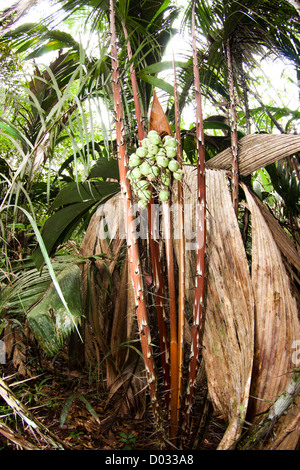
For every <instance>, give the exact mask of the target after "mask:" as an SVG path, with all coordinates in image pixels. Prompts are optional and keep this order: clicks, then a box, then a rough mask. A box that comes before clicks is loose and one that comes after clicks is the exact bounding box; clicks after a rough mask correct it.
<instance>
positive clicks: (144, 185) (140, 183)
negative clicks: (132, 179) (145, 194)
mask: <svg viewBox="0 0 300 470" xmlns="http://www.w3.org/2000/svg"><path fill="white" fill-rule="evenodd" d="M136 188H137V189H138V190H139V189H141V190H143V191H146V190H147V189H148V188H149V183H148V181H146V180H139V181H137V183H136Z"/></svg>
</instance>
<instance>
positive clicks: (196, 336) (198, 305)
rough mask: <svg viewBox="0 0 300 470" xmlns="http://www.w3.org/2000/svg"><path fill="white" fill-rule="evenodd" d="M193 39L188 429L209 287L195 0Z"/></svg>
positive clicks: (203, 151)
mask: <svg viewBox="0 0 300 470" xmlns="http://www.w3.org/2000/svg"><path fill="white" fill-rule="evenodd" d="M192 40H193V69H194V81H195V100H196V142H197V156H198V158H197V254H196V286H195V303H194V312H193V326H192V341H191V353H190V363H189V376H188V384H187V402H186V423H185V432H187V427H188V425H189V421H190V413H191V408H192V405H193V399H194V389H195V381H196V375H197V369H198V363H199V350H200V333H201V323H202V315H203V309H204V290H205V243H206V220H205V219H206V190H205V149H204V131H203V117H202V99H201V89H200V75H199V65H198V57H197V44H196V34H195V0H194V3H193V9H192Z"/></svg>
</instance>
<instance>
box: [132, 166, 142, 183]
mask: <svg viewBox="0 0 300 470" xmlns="http://www.w3.org/2000/svg"><path fill="white" fill-rule="evenodd" d="M141 176H142V173H141V170H140V168H139V167H138V166H136V167H135V168H134V169H133V170H132V172H131V179H133V180H139V179H140V178H141Z"/></svg>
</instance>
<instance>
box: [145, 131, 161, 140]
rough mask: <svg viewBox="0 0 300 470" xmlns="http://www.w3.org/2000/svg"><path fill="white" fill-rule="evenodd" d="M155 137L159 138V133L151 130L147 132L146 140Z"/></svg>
mask: <svg viewBox="0 0 300 470" xmlns="http://www.w3.org/2000/svg"><path fill="white" fill-rule="evenodd" d="M157 135H158V136H159V133H158V132H157V131H155V130H154V129H152V130H151V131H149V132H148V134H147V137H148V139H150V137H153V136H157Z"/></svg>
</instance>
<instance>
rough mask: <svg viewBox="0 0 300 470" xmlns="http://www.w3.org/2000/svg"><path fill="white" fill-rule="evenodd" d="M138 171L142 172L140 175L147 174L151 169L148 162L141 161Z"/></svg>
mask: <svg viewBox="0 0 300 470" xmlns="http://www.w3.org/2000/svg"><path fill="white" fill-rule="evenodd" d="M139 169H140V172H141V173H142V175H144V176H147V175H149V173H150V171H151V166H150V165H149V163H148V162H143V163H142V164H141V165H140V167H139Z"/></svg>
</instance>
